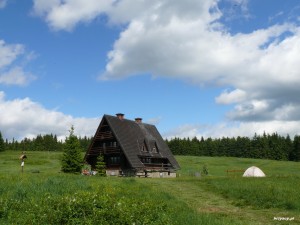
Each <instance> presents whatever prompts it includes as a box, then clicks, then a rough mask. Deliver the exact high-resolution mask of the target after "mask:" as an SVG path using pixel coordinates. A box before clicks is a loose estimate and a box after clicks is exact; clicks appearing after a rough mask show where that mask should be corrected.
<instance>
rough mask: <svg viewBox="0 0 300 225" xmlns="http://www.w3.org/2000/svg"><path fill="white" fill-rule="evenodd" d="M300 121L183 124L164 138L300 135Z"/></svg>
mask: <svg viewBox="0 0 300 225" xmlns="http://www.w3.org/2000/svg"><path fill="white" fill-rule="evenodd" d="M299 126H300V121H290V122H287V121H283V120H274V121H267V122H241V123H235V122H234V123H231V122H229V123H220V124H214V125H212V124H210V125H203V124H202V125H192V124H189V125H183V126H180V127H177V128H175V129H173V130H171V131H169V132H166V133H164V134H163V137H164V138H167V139H172V138H175V137H180V138H184V137H189V138H193V137H197V138H198V139H200V138H201V137H204V138H209V137H212V138H222V137H237V136H240V137H250V138H251V137H253V136H254V134H255V133H256V134H259V135H262V134H263V133H264V132H265V133H269V134H272V133H278V134H279V135H282V136H286V135H288V134H289V135H290V136H291V137H293V136H294V135H299V134H300V132H299Z"/></svg>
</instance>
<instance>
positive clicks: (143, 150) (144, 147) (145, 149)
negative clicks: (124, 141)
mask: <svg viewBox="0 0 300 225" xmlns="http://www.w3.org/2000/svg"><path fill="white" fill-rule="evenodd" d="M142 152H148V149H147V147H146V145H145V144H143V146H142Z"/></svg>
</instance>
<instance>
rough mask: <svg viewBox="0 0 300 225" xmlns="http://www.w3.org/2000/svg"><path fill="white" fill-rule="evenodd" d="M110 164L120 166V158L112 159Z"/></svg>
mask: <svg viewBox="0 0 300 225" xmlns="http://www.w3.org/2000/svg"><path fill="white" fill-rule="evenodd" d="M110 164H120V156H112V157H110Z"/></svg>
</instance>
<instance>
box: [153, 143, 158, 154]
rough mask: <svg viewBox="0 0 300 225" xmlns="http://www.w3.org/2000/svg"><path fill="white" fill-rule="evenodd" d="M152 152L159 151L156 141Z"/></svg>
mask: <svg viewBox="0 0 300 225" xmlns="http://www.w3.org/2000/svg"><path fill="white" fill-rule="evenodd" d="M152 152H153V153H158V148H157V144H156V142H155V143H154V146H153V148H152Z"/></svg>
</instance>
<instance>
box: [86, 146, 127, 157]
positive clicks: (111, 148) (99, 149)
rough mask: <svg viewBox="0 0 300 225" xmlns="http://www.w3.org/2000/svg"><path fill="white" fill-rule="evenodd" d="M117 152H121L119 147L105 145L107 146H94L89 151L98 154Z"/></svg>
mask: <svg viewBox="0 0 300 225" xmlns="http://www.w3.org/2000/svg"><path fill="white" fill-rule="evenodd" d="M100 153H101V154H104V155H105V154H119V153H121V148H120V147H114V146H107V147H94V148H92V149H91V150H90V151H89V155H99V154H100Z"/></svg>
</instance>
